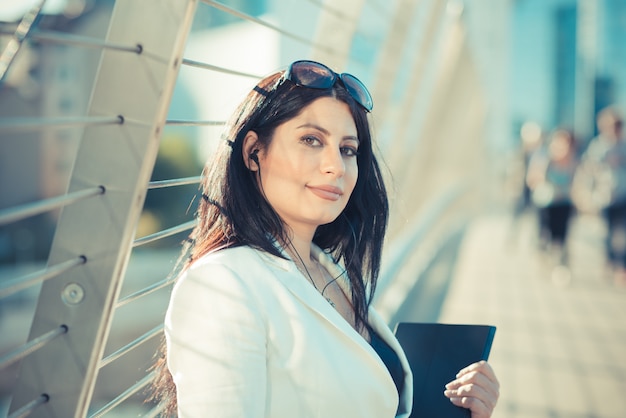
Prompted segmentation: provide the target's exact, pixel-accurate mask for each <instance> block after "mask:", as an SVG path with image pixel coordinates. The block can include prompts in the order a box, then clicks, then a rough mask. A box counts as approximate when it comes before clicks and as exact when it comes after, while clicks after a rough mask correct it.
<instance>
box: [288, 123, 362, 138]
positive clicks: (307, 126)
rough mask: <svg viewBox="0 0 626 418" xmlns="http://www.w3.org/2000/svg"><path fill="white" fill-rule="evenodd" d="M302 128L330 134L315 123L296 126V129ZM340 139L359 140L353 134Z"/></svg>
mask: <svg viewBox="0 0 626 418" xmlns="http://www.w3.org/2000/svg"><path fill="white" fill-rule="evenodd" d="M302 128H313V129H316V130H318V131H320V132H321V133H323V134H324V135H330V132H329V131H328V130H327V129H324V128H322V127H321V126H319V125H316V124H315V123H303V124H302V125H300V126H298V127H297V128H296V129H302ZM342 139H344V140H350V141H356V142H360V141H359V138H357V137H356V136H354V135H346V136H344V137H343V138H342Z"/></svg>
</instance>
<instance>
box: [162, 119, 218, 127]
mask: <svg viewBox="0 0 626 418" xmlns="http://www.w3.org/2000/svg"><path fill="white" fill-rule="evenodd" d="M165 124H166V125H172V126H223V125H226V122H224V121H220V120H196V121H193V120H168V121H165Z"/></svg>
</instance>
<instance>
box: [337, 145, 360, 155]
mask: <svg viewBox="0 0 626 418" xmlns="http://www.w3.org/2000/svg"><path fill="white" fill-rule="evenodd" d="M340 149H341V154H343V155H345V156H346V157H356V156H357V155H359V150H358V149H357V148H355V147H341V148H340Z"/></svg>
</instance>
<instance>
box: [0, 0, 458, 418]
mask: <svg viewBox="0 0 626 418" xmlns="http://www.w3.org/2000/svg"><path fill="white" fill-rule="evenodd" d="M301 1H302V2H305V3H308V4H309V6H311V7H315V8H316V9H315V10H316V11H317V14H316V15H312V16H311V17H310V18H311V19H316V22H317V23H316V27H317V29H316V34H315V36H314V37H310V36H308V34H306V35H305V34H301V33H298V32H297V31H293V30H292V29H291V28H285V27H283V25H282V24H281V23H275V22H274V21H273V20H272V21H270V20H267V19H266V18H265V17H257V16H252V15H250V14H247V13H245V12H243V11H240V10H237V9H234V8H233V7H230V6H228V5H227V4H225V3H222V2H218V1H211V0H203V1H201V3H203V4H200V5H198V1H197V0H176V1H174V0H166V1H161V2H156V3H155V2H153V1H151V0H117V1H116V2H115V7H114V10H113V12H112V14H111V17H110V22H109V30H108V32H107V36H106V38H105V39H96V38H89V37H86V36H80V35H74V34H70V33H62V32H54V31H50V30H45V29H38V28H36V27H35V26H36V25H35V24H34V22H36V21H37V19H36V17H37V16H39V14H40V13H41V9H42V7H43V6H44V3H45V2H44V1H42V2H40V3H38V4H37V5H36V6H33V8H32V9H31V10H30V11H29V14H28V15H27V16H25V17H24V19H23V20H22V22H20V23H19V24H18V26H16V27H14V28H12V29H14V33H13V34H11V36H12V39H16V40H17V41H12V43H11V45H9V46H8V47H7V48H6V49H5V53H3V55H2V58H0V64H6V68H4V70H3V67H2V66H0V77H4V75H5V73H7V72H8V71H11V63H12V62H13V60H14V58H15V56H16V55H17V54H18V51H19V49H20V47H21V46H22V45H25V44H26V43H28V42H36V43H38V44H39V45H40V48H45V47H46V46H47V45H50V44H54V45H66V46H68V47H72V48H94V49H97V50H99V51H100V53H101V58H100V64H99V70H98V76H97V78H96V79H95V82H94V85H93V92H92V96H91V101H90V104H89V108H88V112H87V114H86V115H84V116H69V117H52V118H32V117H25V118H2V117H0V134H1V135H2V140H3V141H10V140H11V139H10V136H11V134H13V133H16V132H26V131H33V132H37V131H42V130H50V129H52V130H58V129H67V128H68V127H80V128H81V129H84V132H83V135H82V139H81V141H80V145H79V147H78V151H77V155H76V160H75V163H74V169H73V172H72V175H71V178H70V181H69V187H68V192H67V193H66V194H64V195H63V196H57V197H52V198H47V199H42V200H40V201H37V202H32V203H26V204H21V205H17V206H14V207H10V208H6V209H2V210H0V226H2V225H8V224H11V223H14V222H17V221H20V220H23V219H26V218H29V217H33V216H35V215H40V214H43V213H46V212H51V211H56V210H59V209H60V215H59V216H58V222H57V226H56V232H55V237H54V240H53V243H52V248H51V250H50V255H49V257H48V263H47V267H45V268H43V269H39V270H37V271H35V272H32V273H29V274H27V275H21V276H18V277H15V278H12V279H9V280H5V281H4V282H3V283H0V299H3V298H7V297H9V296H11V295H15V294H18V293H19V292H22V291H24V290H26V289H28V288H32V287H35V286H41V290H40V291H39V301H38V303H37V308H36V311H35V314H34V318H33V321H32V326H31V330H30V334H29V337H28V341H27V342H26V343H25V344H23V345H21V346H19V347H17V348H16V349H14V350H12V351H10V352H8V353H5V354H2V355H1V356H0V371H2V370H3V369H6V368H8V367H9V366H11V365H15V364H17V363H20V370H19V374H18V380H17V383H16V384H15V387H14V390H13V392H12V394H11V395H12V401H11V409H10V412H9V413H10V415H9V416H10V417H26V416H42V417H48V416H50V417H52V416H64V417H65V416H67V417H70V416H72V417H84V416H91V417H100V416H104V415H106V414H108V413H110V412H111V411H113V410H114V409H116V408H118V407H120V405H121V404H123V403H124V402H125V401H127V400H128V399H129V398H132V397H136V396H141V393H142V391H143V390H145V388H146V387H147V386H148V385H149V384H150V382H151V380H152V378H153V376H152V375H151V374H150V373H147V372H145V373H144V374H143V375H142V376H141V377H139V378H137V379H136V382H135V383H134V384H131V385H130V386H129V387H128V388H126V389H124V388H116V390H117V395H116V396H113V397H112V399H111V398H109V400H107V401H106V402H104V404H102V403H103V402H102V401H99V404H98V405H95V404H93V399H92V398H93V394H94V390H95V388H96V386H97V381H98V376H99V375H100V374H101V370H102V369H103V368H105V367H111V366H113V365H115V364H116V363H118V362H120V361H123V359H124V358H125V357H127V356H129V355H132V353H133V352H135V351H137V350H140V349H141V348H142V347H145V346H146V345H150V344H151V343H154V340H155V339H157V338H158V337H159V336H160V335H161V333H162V325H157V326H155V327H152V328H149V329H148V330H147V331H145V332H144V333H143V334H142V335H140V336H139V337H137V338H135V339H132V341H131V342H128V343H126V344H122V346H121V347H120V348H113V349H109V348H108V344H109V343H110V341H108V337H109V336H110V333H111V332H112V326H113V323H114V316H115V315H116V312H117V310H118V309H120V308H122V307H124V308H126V307H128V306H133V305H132V304H135V303H136V302H137V301H139V300H142V299H144V298H145V297H147V296H149V295H153V294H154V293H155V292H158V291H160V290H163V289H167V288H168V287H169V286H171V284H172V283H173V281H174V279H173V278H172V277H170V276H169V275H168V273H169V271H163V273H162V276H160V277H159V278H157V279H156V280H153V281H152V282H151V283H150V284H148V285H147V286H143V287H141V288H140V289H136V290H134V291H129V292H123V291H122V290H123V289H122V288H123V286H124V277H125V271H126V268H127V266H128V264H129V260H130V258H131V254H132V253H133V252H134V249H135V248H136V247H141V246H144V245H146V244H149V243H155V242H158V241H160V240H163V239H164V238H166V237H171V236H174V235H177V234H181V233H183V232H185V231H188V230H190V229H191V228H193V226H194V225H195V221H193V220H191V221H186V222H183V223H181V224H179V225H175V226H172V227H169V228H164V229H161V230H159V231H157V232H153V233H150V234H147V235H144V236H142V237H139V238H136V237H135V231H136V227H137V223H138V221H139V219H140V216H141V213H142V208H143V203H144V199H145V198H146V195H147V194H148V193H150V191H151V190H155V189H168V188H173V187H179V186H188V185H195V184H198V183H199V182H200V180H201V178H200V177H198V176H194V177H183V178H173V179H167V180H159V181H150V175H151V173H152V170H153V167H154V165H155V161H156V158H157V154H158V150H159V141H160V138H161V136H162V135H163V130H164V129H166V128H178V127H183V126H186V127H199V126H222V125H224V121H221V120H193V119H192V118H189V120H178V119H176V120H174V119H172V120H168V119H167V113H168V108H169V106H170V101H171V97H172V94H173V91H174V87H175V85H176V82H177V77H178V73H179V70H180V68H181V66H185V67H195V68H198V69H201V70H206V71H207V72H208V74H207V77H210V76H211V73H216V72H217V73H220V74H228V75H231V76H233V77H242V78H252V79H258V78H260V77H261V75H259V74H252V73H250V72H247V71H240V70H238V69H236V68H228V67H226V66H224V65H223V64H218V63H215V62H201V61H197V60H194V59H189V58H185V57H183V53H184V51H185V45H186V40H187V37H188V36H189V34H190V32H191V30H192V21H193V18H194V16H195V11H196V8H197V7H198V6H201V7H210V8H213V9H215V10H216V11H219V12H220V13H227V14H230V15H232V16H234V17H236V18H237V19H239V20H241V21H243V22H248V23H249V24H251V25H258V26H261V27H263V28H265V29H267V30H270V31H273V32H275V33H276V34H278V36H280V37H283V38H288V39H290V40H293V41H295V42H296V43H297V44H299V45H300V47H299V48H300V49H299V50H298V51H297V55H298V56H299V57H302V56H305V57H308V58H311V59H318V60H322V61H325V62H328V63H329V64H331V65H333V66H336V67H337V68H338V69H344V68H346V67H347V66H350V65H357V66H361V67H363V66H367V67H369V68H370V71H371V73H370V74H369V75H366V77H365V78H368V77H369V78H372V79H376V77H377V76H380V75H387V74H393V73H394V72H396V71H398V68H396V67H398V66H400V62H401V59H400V54H401V53H402V50H404V49H405V48H409V47H411V46H412V45H414V42H413V41H411V40H410V39H407V40H404V45H403V48H397V51H385V54H384V55H383V56H384V57H385V60H388V61H389V62H391V63H392V65H393V66H394V68H388V67H385V63H383V62H374V63H370V62H368V61H367V59H366V58H364V57H361V56H356V55H355V54H354V51H352V49H351V43H352V40H353V37H354V36H355V34H357V33H358V32H362V31H363V29H361V28H360V26H362V25H360V18H361V16H362V14H363V10H365V9H368V8H369V9H370V12H371V11H372V10H374V14H376V15H378V16H379V18H380V19H386V20H387V22H386V24H385V25H384V27H385V28H388V31H389V33H387V34H386V35H385V37H386V38H389V39H392V40H393V39H400V38H401V37H402V36H403V35H404V36H406V35H407V33H408V32H407V27H406V25H405V24H404V23H403V24H399V23H402V22H400V21H399V19H401V18H403V19H405V18H406V16H403V13H402V11H404V12H405V14H406V12H407V11H409V12H410V13H411V14H414V13H416V12H417V11H416V10H415V7H414V4H412V2H409V1H408V0H406V1H405V0H399V1H398V2H397V4H395V8H396V10H395V12H394V11H393V10H391V8H390V7H388V6H387V4H386V3H384V2H380V1H373V0H370V1H369V2H366V1H364V0H349V1H348V0H347V1H345V2H341V4H337V3H334V2H329V1H325V2H321V1H313V0H308V1H307V0H301ZM420 5H421V6H420V7H421V8H422V9H429V8H430V7H431V6H432V5H430V3H429V2H422V3H420ZM429 10H430V9H429ZM383 11H384V13H382V12H383ZM422 12H423V10H422ZM438 13H439V14H433V16H434V17H435V18H437V19H441V18H442V17H441V12H440V11H439V12H438ZM338 19H339V20H340V21H343V22H344V23H345V25H343V27H342V28H341V30H340V31H339V32H338V31H337V30H329V28H330V27H332V25H334V24H335V23H336V22H337V20H338ZM403 22H404V20H403ZM379 26H380V25H379ZM8 27H9V26H4V27H3V28H2V29H0V35H7V33H8V30H7V28H8ZM368 35H369V34H368V33H361V36H363V37H367V36H368ZM399 37H400V38H399ZM5 54H6V55H5ZM285 55H289V54H287V53H286V54H285ZM281 64H283V63H282V62H281ZM420 65H422V64H421V63H420ZM385 86H386V87H385ZM388 87H389V84H386V85H382V87H380V88H379V89H378V91H374V93H375V95H376V94H378V95H382V94H386V92H384V89H386V88H388ZM375 98H376V97H375ZM384 103H386V101H385V102H384ZM381 107H382V109H380V111H379V112H380V113H379V114H378V116H377V117H379V118H384V117H385V115H387V114H388V112H390V110H389V109H387V106H386V105H385V106H381ZM377 111H378V110H377ZM407 112H408V110H407ZM406 135H407V138H406V139H405V138H402V139H403V141H402V143H403V144H405V145H407V144H409V145H410V144H411V143H412V142H411V141H412V140H413V141H415V142H418V141H417V138H413V139H411V138H409V137H408V134H406ZM404 139H405V140H404ZM408 152H410V150H408ZM405 154H406V153H405ZM404 163H406V161H404ZM403 191H404V190H398V191H397V193H399V194H400V193H402V192H403ZM455 193H456V192H455ZM453 195H454V196H452V195H450V196H452V197H450V196H448V197H446V198H445V199H444V200H445V201H442V202H443V203H441V204H442V205H444V206H445V205H447V203H446V202H447V199H452V200H454V199H456V197H457V194H454V193H453ZM407 201H408V200H407ZM418 201H419V200H418ZM416 205H418V203H415V204H413V203H411V204H409V205H407V208H408V209H409V212H410V210H414V208H415V206H416ZM437 208H440V206H437ZM403 209H406V208H403ZM405 212H406V210H405ZM437 213H438V210H437V209H434V212H433V213H431V214H430V215H428V219H425V220H424V219H422V220H421V221H420V220H417V221H416V225H419V226H418V227H416V229H415V231H417V232H415V236H414V237H413V238H412V241H411V245H412V246H414V245H415V244H416V242H415V240H416V239H417V240H419V239H420V237H422V236H423V234H424V233H425V231H426V229H427V225H426V224H428V223H429V222H430V221H431V220H432V218H434V217H437ZM420 219H421V218H420ZM424 222H425V223H424ZM397 237H398V243H400V242H402V240H403V239H406V238H405V237H401V236H400V235H398V236H397ZM393 239H394V235H392V236H391V238H390V240H391V242H392V243H393ZM397 254H398V255H397V257H398V258H397V259H393V263H400V264H401V263H402V262H403V257H404V255H400V253H397ZM392 258H393V257H392ZM392 270H393V269H388V270H385V271H383V276H384V277H383V278H382V279H381V283H382V284H383V285H384V286H382V287H381V290H383V291H385V288H387V287H389V284H390V282H391V281H393V278H392V277H391V276H392V275H393V271H392ZM388 276H389V277H388ZM122 293H126V294H125V295H124V296H121V294H122ZM390 309H392V308H390ZM161 319H162V318H156V320H157V323H160V322H161ZM105 351H112V352H111V354H108V355H105V354H104V353H105ZM148 360H149V359H148ZM59 379H62V381H63V385H59V384H58V382H59ZM158 411H159V406H150V407H146V408H144V410H143V412H144V413H145V414H146V416H156V415H157V414H158Z"/></svg>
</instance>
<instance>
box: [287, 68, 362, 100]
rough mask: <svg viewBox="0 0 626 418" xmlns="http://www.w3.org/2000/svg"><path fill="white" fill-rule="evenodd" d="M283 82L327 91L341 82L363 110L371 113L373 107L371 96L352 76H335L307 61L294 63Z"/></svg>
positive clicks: (345, 74) (332, 72)
mask: <svg viewBox="0 0 626 418" xmlns="http://www.w3.org/2000/svg"><path fill="white" fill-rule="evenodd" d="M284 80H290V81H291V82H293V83H294V84H296V85H298V86H302V87H309V88H312V89H329V88H331V87H332V86H334V85H335V83H336V82H337V80H341V83H342V84H343V86H344V87H345V88H346V90H347V91H348V93H350V96H352V98H353V99H354V100H356V102H357V103H358V104H360V105H361V106H363V108H364V109H365V110H367V111H368V112H371V111H372V108H373V107H374V102H373V100H372V95H371V94H370V92H369V91H368V90H367V87H365V84H363V83H362V82H361V80H359V79H358V78H356V77H355V76H353V75H352V74H348V73H342V74H337V73H336V72H334V71H333V70H331V69H330V68H328V67H327V66H325V65H324V64H320V63H319V62H315V61H307V60H301V61H294V62H293V63H292V64H291V65H290V66H289V68H288V69H287V72H286V73H285V76H284Z"/></svg>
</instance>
